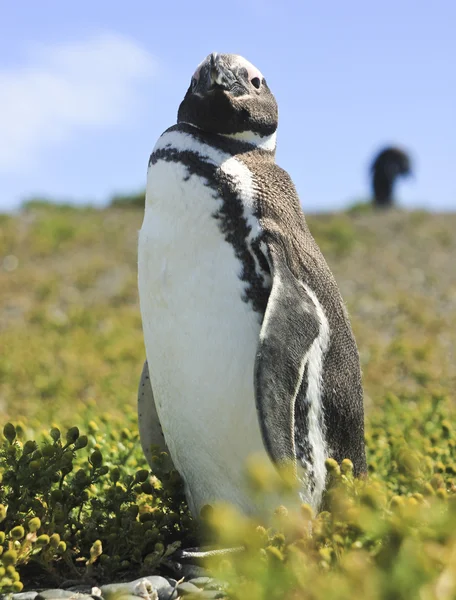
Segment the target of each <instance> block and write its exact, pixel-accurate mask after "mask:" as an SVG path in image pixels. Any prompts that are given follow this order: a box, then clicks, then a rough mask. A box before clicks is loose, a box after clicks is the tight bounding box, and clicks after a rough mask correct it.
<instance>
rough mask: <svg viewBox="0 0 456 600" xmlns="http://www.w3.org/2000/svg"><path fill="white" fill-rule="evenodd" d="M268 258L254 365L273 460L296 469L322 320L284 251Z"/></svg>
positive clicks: (258, 404) (259, 406) (276, 248)
mask: <svg viewBox="0 0 456 600" xmlns="http://www.w3.org/2000/svg"><path fill="white" fill-rule="evenodd" d="M268 253H269V256H268V257H267V259H268V263H269V266H270V270H271V276H272V288H271V293H270V295H269V299H268V304H267V307H266V312H265V315H264V319H263V324H262V327H261V331H260V339H259V344H258V350H257V356H256V361H255V400H256V407H257V412H258V418H259V424H260V429H261V433H262V437H263V442H264V445H265V448H266V450H267V452H268V454H269V455H270V457H271V459H272V460H273V462H274V463H276V464H278V465H280V464H284V465H285V464H287V465H290V464H291V465H292V466H294V468H295V469H296V446H295V433H294V424H295V402H296V397H297V396H298V394H299V392H300V388H301V383H302V380H303V376H304V371H305V367H306V363H307V356H308V353H309V350H310V348H311V346H312V344H313V342H314V340H315V339H316V338H317V337H318V334H319V331H320V319H319V317H318V313H317V309H316V306H315V304H314V302H313V300H312V298H311V296H310V295H309V293H308V292H307V290H306V287H305V286H304V285H303V284H302V283H301V282H300V281H299V280H298V279H297V278H296V277H295V276H294V275H293V273H292V272H291V271H290V269H289V267H288V265H287V262H286V260H285V258H284V256H283V253H282V252H281V248H280V246H279V245H274V244H269V245H268ZM295 472H296V471H295Z"/></svg>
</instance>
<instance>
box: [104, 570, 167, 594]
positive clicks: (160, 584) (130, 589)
mask: <svg viewBox="0 0 456 600" xmlns="http://www.w3.org/2000/svg"><path fill="white" fill-rule="evenodd" d="M142 581H147V583H149V584H150V586H151V588H152V590H153V591H154V592H156V594H157V597H158V600H174V598H177V593H176V592H175V591H174V590H175V586H176V580H175V579H166V578H165V577H160V576H159V575H151V576H149V577H140V578H139V579H135V580H134V581H129V582H128V583H110V584H108V585H103V586H101V588H100V589H101V594H102V597H103V599H104V600H110V598H113V597H114V596H115V597H118V596H136V595H137V594H135V588H136V586H137V585H138V584H140V583H141V582H142ZM138 597H140V596H138Z"/></svg>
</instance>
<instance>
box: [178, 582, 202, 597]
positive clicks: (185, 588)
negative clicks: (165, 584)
mask: <svg viewBox="0 0 456 600" xmlns="http://www.w3.org/2000/svg"><path fill="white" fill-rule="evenodd" d="M177 591H178V592H179V594H182V595H183V596H186V595H187V594H198V595H200V594H202V593H203V592H202V590H200V589H199V587H196V585H193V583H190V582H188V581H184V582H183V583H180V584H179V585H178V586H177Z"/></svg>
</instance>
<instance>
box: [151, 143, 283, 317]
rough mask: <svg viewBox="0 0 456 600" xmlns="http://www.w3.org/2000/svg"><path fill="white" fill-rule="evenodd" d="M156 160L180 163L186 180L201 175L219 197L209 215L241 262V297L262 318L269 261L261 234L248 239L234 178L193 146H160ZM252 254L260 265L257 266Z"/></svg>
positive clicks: (154, 154) (216, 196)
mask: <svg viewBox="0 0 456 600" xmlns="http://www.w3.org/2000/svg"><path fill="white" fill-rule="evenodd" d="M206 143H207V142H206ZM159 160H163V161H165V162H174V163H180V164H183V165H184V166H185V167H186V168H187V171H188V174H187V176H186V177H185V180H188V179H189V178H190V177H191V176H192V175H197V176H198V177H202V178H204V179H205V184H204V185H205V186H207V187H209V188H211V189H212V190H213V192H214V194H213V195H214V198H219V197H220V198H221V199H222V206H221V207H220V208H219V209H218V210H216V211H215V212H214V213H213V215H212V216H213V217H214V219H216V220H217V223H218V226H219V229H220V231H221V233H222V234H223V236H224V239H225V240H226V241H227V242H228V243H230V244H231V245H232V247H233V249H234V253H235V256H236V258H237V259H238V260H239V261H240V263H241V266H242V269H241V273H240V275H239V278H240V279H241V281H243V282H245V284H246V286H245V289H244V293H243V295H242V300H243V301H244V302H248V303H249V304H250V305H251V306H252V308H253V310H254V311H255V312H257V313H259V315H260V316H261V320H262V319H263V316H264V313H265V310H266V305H267V303H268V298H269V293H270V291H271V289H270V284H269V277H268V276H269V265H268V263H267V260H266V259H265V257H264V256H263V255H262V253H261V250H260V241H261V239H259V237H260V236H259V237H257V238H255V239H253V240H251V241H250V242H249V240H248V237H249V234H250V232H251V227H250V226H249V225H248V223H247V219H246V218H245V216H244V207H243V204H242V201H241V199H240V198H239V194H238V190H237V189H236V184H235V181H234V179H233V178H232V177H231V176H230V175H228V174H226V173H224V172H223V171H222V169H221V168H220V167H219V166H218V165H215V164H213V163H210V162H208V159H206V157H205V156H204V155H202V154H199V153H198V152H195V151H192V150H178V149H177V148H174V147H172V146H171V145H170V146H168V147H165V148H160V149H158V150H156V151H155V152H154V153H153V154H152V155H151V157H150V160H149V165H154V164H156V163H157V162H158V161H159ZM255 256H256V257H257V261H258V264H259V266H260V269H257V265H256V262H255V258H254V257H255ZM260 257H261V258H260Z"/></svg>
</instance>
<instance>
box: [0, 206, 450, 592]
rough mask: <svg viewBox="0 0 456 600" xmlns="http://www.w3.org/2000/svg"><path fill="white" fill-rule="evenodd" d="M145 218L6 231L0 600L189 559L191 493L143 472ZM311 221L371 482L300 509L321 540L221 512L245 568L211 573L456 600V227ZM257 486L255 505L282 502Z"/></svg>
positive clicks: (43, 210) (336, 470) (346, 482)
mask: <svg viewBox="0 0 456 600" xmlns="http://www.w3.org/2000/svg"><path fill="white" fill-rule="evenodd" d="M141 218H142V215H141V211H140V210H138V209H127V208H123V209H122V208H119V207H112V208H109V209H105V210H95V209H89V208H83V209H74V208H69V207H64V206H60V207H59V206H55V207H52V206H46V205H45V204H43V203H42V204H41V205H40V204H35V205H32V206H29V207H28V208H27V209H25V210H23V211H22V212H21V213H20V214H19V215H16V216H6V215H2V216H0V347H1V350H2V351H1V353H0V414H1V419H2V429H3V440H2V444H0V481H1V485H0V555H1V556H0V592H8V591H17V592H18V591H21V590H22V589H23V587H24V586H25V589H26V588H33V587H34V586H35V587H36V586H41V587H43V586H49V585H54V586H58V585H64V582H65V581H66V580H68V578H70V580H75V579H76V580H77V581H86V582H87V581H91V582H94V581H95V582H97V583H106V582H111V581H119V580H122V579H124V578H125V579H130V580H131V579H133V578H135V577H138V576H139V575H143V574H147V575H150V574H151V573H157V572H159V573H166V572H167V571H166V569H169V564H168V560H169V559H168V557H169V556H170V555H171V556H173V552H174V551H175V550H176V548H177V547H178V546H179V544H182V545H183V547H188V546H189V545H193V544H194V543H196V541H195V540H196V539H197V538H196V537H195V528H194V525H195V523H194V522H192V520H191V519H190V518H189V516H188V513H187V511H186V508H185V504H183V495H182V488H181V484H180V480H179V477H178V476H177V474H176V473H175V472H172V471H171V472H169V471H167V470H166V469H165V468H164V463H163V457H158V456H157V457H155V462H154V469H153V472H152V473H149V472H148V471H147V470H145V467H146V466H147V465H146V464H145V460H144V457H143V455H142V452H141V448H140V445H139V443H138V433H137V421H136V388H137V384H138V378H139V374H140V372H141V367H142V362H143V360H144V347H143V340H142V333H141V321H140V316H139V310H138V297H137V290H136V266H135V265H136V240H137V231H138V229H139V227H140V224H141ZM308 221H309V225H310V228H311V230H312V232H313V233H314V235H315V237H316V239H317V240H318V242H319V243H320V245H321V247H322V250H323V252H324V254H325V255H326V257H327V260H328V262H329V264H330V266H331V267H332V269H333V271H334V273H335V276H336V278H337V280H338V282H339V284H340V287H341V290H342V294H343V296H344V298H345V301H346V303H347V307H348V310H349V312H350V314H351V317H352V321H353V326H354V330H355V335H356V338H357V341H358V345H359V349H360V356H361V361H362V366H363V372H364V386H365V399H366V443H367V455H368V468H369V477H368V479H367V480H366V481H364V480H354V479H353V477H352V475H351V469H352V465H351V463H350V461H343V462H342V463H341V465H340V467H339V466H338V465H337V463H335V461H332V460H328V461H327V463H326V464H327V469H328V485H329V491H328V493H327V495H326V499H325V508H327V509H328V511H329V512H328V511H326V510H323V511H321V512H320V513H319V514H318V515H312V512H311V510H310V508H309V507H308V506H306V505H303V507H302V509H301V519H302V518H304V522H305V521H308V522H309V523H311V525H309V527H311V530H312V532H313V533H312V536H309V531H310V529H309V527H304V526H303V525H304V523H303V521H302V520H297V521H293V520H292V519H291V517H290V515H289V514H288V512H287V510H286V509H285V508H284V507H280V508H279V509H278V511H276V514H275V517H274V518H275V519H276V527H275V528H274V529H270V530H265V529H264V528H263V527H262V526H258V523H256V522H253V521H252V522H249V521H246V520H245V519H242V518H240V517H236V516H235V515H233V514H232V512H230V511H228V512H227V511H226V509H222V510H221V512H220V511H219V509H217V508H215V509H214V514H213V515H212V517H209V519H210V520H211V519H212V521H211V523H207V525H209V529H211V528H212V529H211V530H212V531H213V532H214V533H215V535H216V539H217V540H218V541H219V543H221V544H226V545H231V546H239V545H245V544H246V545H247V548H248V550H247V551H246V555H245V556H244V554H240V555H233V557H232V558H230V560H227V559H224V560H222V562H221V563H220V565H218V566H217V565H213V566H214V569H215V573H218V574H219V575H220V576H221V578H222V579H223V580H227V581H229V582H230V583H231V588H230V590H231V591H230V597H231V598H234V599H236V600H237V599H239V600H244V599H247V598H248V599H249V600H265V599H266V598H267V599H268V600H282V599H283V598H287V599H288V598H296V600H298V598H300V599H301V598H302V599H304V598H305V599H309V600H326V599H327V598H334V599H339V600H348V598H352V597H353V596H354V595H358V596H359V597H361V598H370V599H372V600H386V599H391V598H396V599H398V600H400V599H401V600H402V599H403V600H406V599H407V600H408V599H409V598H415V597H419V598H421V599H426V600H427V599H429V600H450V598H454V597H456V569H455V564H456V563H455V561H454V557H455V556H456V540H455V538H454V531H455V528H456V502H455V499H456V431H455V427H454V426H453V421H454V389H455V383H456V361H455V346H456V268H455V259H456V236H455V235H454V231H455V230H456V214H444V215H437V214H426V213H423V212H411V213H405V212H400V211H392V212H388V213H378V214H376V213H372V212H371V211H370V210H366V209H364V208H363V209H361V210H360V209H358V210H352V211H350V212H349V213H344V214H336V215H319V216H310V217H309V218H308ZM8 420H11V421H13V423H14V424H15V426H13V425H12V424H11V423H8V424H6V422H7V421H8ZM75 426H76V427H75ZM51 427H52V429H51ZM58 427H59V428H60V429H58ZM66 427H71V429H69V430H68V431H67V432H66V433H65V429H63V431H62V432H61V430H62V428H66ZM77 427H79V428H80V431H79V430H78V429H77ZM81 434H82V435H81ZM35 440H36V441H35ZM249 473H250V482H251V485H253V489H254V490H257V491H258V490H267V489H269V490H270V489H274V487H272V488H271V487H270V486H271V485H272V486H274V485H283V484H281V483H279V484H277V482H276V483H272V480H270V479H268V477H269V476H268V475H265V473H267V470H266V471H264V469H263V467H261V465H259V466H258V468H254V469H253V470H252V469H250V471H249ZM274 481H275V480H274ZM268 486H269V487H268ZM219 508H220V507H219ZM209 514H210V515H211V514H212V513H209ZM192 523H193V524H192ZM203 529H204V528H203ZM37 530H38V531H37ZM26 531H28V532H29V533H28V534H26ZM282 531H283V532H284V533H286V535H287V537H285V535H283V534H282V533H281V532H282ZM35 532H37V533H35ZM168 573H169V571H168ZM195 581H196V580H195ZM310 590H311V591H310ZM205 597H206V596H205ZM217 597H218V596H217Z"/></svg>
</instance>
